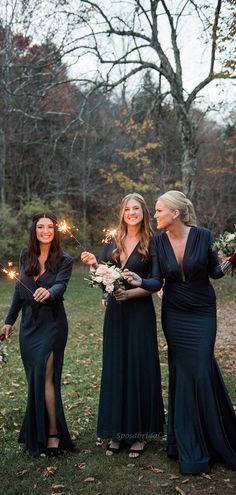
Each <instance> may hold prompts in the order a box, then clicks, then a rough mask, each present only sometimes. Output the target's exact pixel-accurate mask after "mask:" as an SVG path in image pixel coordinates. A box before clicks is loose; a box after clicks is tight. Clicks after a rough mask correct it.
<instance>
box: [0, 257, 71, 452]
mask: <svg viewBox="0 0 236 495" xmlns="http://www.w3.org/2000/svg"><path fill="white" fill-rule="evenodd" d="M72 264H73V259H72V258H71V256H69V255H68V254H66V253H63V256H62V261H61V266H60V268H59V270H58V272H57V273H55V274H54V273H51V272H49V271H47V270H46V271H45V272H44V273H43V274H42V275H41V276H40V277H39V278H38V279H37V280H36V281H35V280H34V278H33V277H31V276H27V275H26V274H25V271H24V255H23V256H22V257H21V260H20V265H21V269H20V275H19V279H20V280H21V282H22V283H21V284H20V283H19V282H17V283H16V286H15V292H14V296H13V301H12V304H11V307H10V309H9V312H8V315H7V318H6V321H5V323H6V324H9V325H13V324H14V323H15V321H16V319H17V316H18V314H19V312H20V310H22V317H21V323H20V351H21V357H22V361H23V364H24V368H25V372H26V376H27V382H28V402H27V408H26V413H25V417H24V420H23V424H22V427H21V431H20V434H19V438H18V441H19V442H20V443H23V444H25V448H26V450H27V451H28V452H29V453H30V454H31V455H32V456H34V457H35V456H38V455H40V453H42V452H44V451H45V448H46V446H47V438H48V418H47V413H46V407H45V371H46V364H47V360H48V358H49V356H50V354H51V353H53V357H54V384H55V400H56V423H57V431H58V436H59V438H60V444H61V446H62V448H63V449H66V450H72V449H73V443H72V441H71V438H70V435H69V432H68V429H67V425H66V421H65V416H64V411H63V405H62V399H61V373H62V366H63V357H64V349H65V345H66V341H67V334H68V323H67V317H66V313H65V309H64V305H63V294H64V292H65V290H66V287H67V283H68V281H69V279H70V276H71V271H72ZM22 284H24V285H25V286H26V287H28V288H29V289H30V291H31V292H32V293H34V292H35V290H36V289H37V288H38V287H44V288H46V289H48V291H49V292H50V299H48V300H46V301H45V302H43V303H40V302H36V301H35V300H34V299H33V295H32V294H31V293H30V292H29V290H27V289H26V288H25V287H24V286H23V285H22Z"/></svg>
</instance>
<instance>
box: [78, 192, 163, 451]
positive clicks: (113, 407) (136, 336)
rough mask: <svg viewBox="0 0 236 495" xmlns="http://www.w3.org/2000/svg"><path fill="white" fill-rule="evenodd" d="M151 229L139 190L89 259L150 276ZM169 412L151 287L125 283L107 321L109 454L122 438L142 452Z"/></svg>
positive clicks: (104, 407)
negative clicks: (109, 235) (111, 233)
mask: <svg viewBox="0 0 236 495" xmlns="http://www.w3.org/2000/svg"><path fill="white" fill-rule="evenodd" d="M151 237H152V230H151V227H150V223H149V213H148V210H147V206H146V203H145V201H144V199H143V197H142V196H141V195H140V194H128V195H127V196H125V198H124V199H123V200H122V203H121V209H120V221H119V227H118V230H117V234H116V236H115V238H112V239H110V241H109V242H106V243H104V244H103V245H102V248H101V250H100V255H99V259H98V261H97V259H96V258H95V256H94V255H93V254H92V253H89V252H83V253H82V255H81V259H82V261H83V262H84V263H86V264H88V265H90V266H93V267H94V268H97V267H98V264H99V263H101V262H109V261H110V262H111V263H112V264H114V265H115V266H118V267H120V268H122V269H123V268H128V269H129V270H135V271H136V272H137V273H139V274H140V276H141V277H142V278H147V277H148V276H149V273H150V270H151V265H150V256H149V244H150V239H151ZM163 423H164V412H163V402H162V394H161V375H160V363H159V356H158V347H157V335H156V317H155V311H154V306H153V301H152V296H151V293H150V291H148V290H145V289H141V288H132V287H131V286H130V284H129V283H127V282H126V281H124V288H123V289H118V290H117V291H115V292H114V293H113V294H111V295H109V297H108V303H107V307H106V313H105V320H104V339H103V369H102V379H101V392H100V404H99V414H98V427H97V433H98V436H99V437H102V438H110V439H111V442H110V443H109V445H108V446H107V450H106V454H107V455H112V454H113V453H118V452H119V450H120V446H121V443H122V441H123V442H126V443H128V444H129V445H130V446H131V448H130V450H129V457H133V458H137V457H140V455H141V454H142V453H143V449H144V438H145V436H148V435H154V436H157V435H159V434H162V433H163Z"/></svg>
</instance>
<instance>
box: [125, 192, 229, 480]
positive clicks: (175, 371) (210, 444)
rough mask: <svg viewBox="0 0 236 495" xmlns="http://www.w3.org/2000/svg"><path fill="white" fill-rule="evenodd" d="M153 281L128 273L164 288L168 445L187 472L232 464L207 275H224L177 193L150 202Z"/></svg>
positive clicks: (136, 281)
mask: <svg viewBox="0 0 236 495" xmlns="http://www.w3.org/2000/svg"><path fill="white" fill-rule="evenodd" d="M155 218H156V220H157V228H158V229H161V230H164V232H163V233H162V234H161V235H158V236H155V237H154V238H153V242H152V248H151V253H152V259H153V264H152V266H153V275H152V277H153V278H149V279H144V277H142V276H140V274H135V273H131V272H130V271H127V272H126V274H125V277H126V278H127V280H128V282H129V283H131V284H132V285H133V286H138V287H142V288H143V289H145V290H152V291H154V290H159V289H160V288H161V287H162V285H163V282H164V286H163V301H162V325H163V330H164V333H165V336H166V340H167V343H168V349H169V350H168V355H169V413H168V445H167V453H168V455H169V456H170V457H174V458H178V459H179V462H180V469H181V472H182V473H185V474H190V473H191V474H200V473H208V472H209V471H210V467H211V465H212V463H213V462H214V461H217V460H223V461H224V462H225V463H226V464H227V465H228V466H229V467H230V468H232V469H234V470H235V469H236V415H235V412H234V410H233V407H232V404H231V402H230V399H229V397H228V394H227V391H226V388H225V385H224V383H223V379H222V377H221V374H220V371H219V368H218V366H217V363H216V361H215V358H214V344H215V336H216V297H215V292H214V289H213V287H212V285H211V283H210V281H209V277H211V278H214V279H217V278H220V277H222V276H223V275H224V274H223V272H222V271H221V267H220V264H219V261H218V257H217V254H216V252H214V251H213V250H212V238H211V233H210V231H209V230H208V229H206V228H201V227H197V226H196V217H195V213H194V208H193V205H192V203H191V201H190V200H189V199H187V198H186V196H185V195H184V194H183V193H182V192H179V191H168V192H167V193H165V194H163V195H162V196H161V197H160V198H159V199H158V201H157V202H156V212H155ZM232 260H233V258H232Z"/></svg>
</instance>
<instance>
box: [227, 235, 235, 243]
mask: <svg viewBox="0 0 236 495" xmlns="http://www.w3.org/2000/svg"><path fill="white" fill-rule="evenodd" d="M234 239H235V234H228V235H227V237H226V241H227V242H230V241H234Z"/></svg>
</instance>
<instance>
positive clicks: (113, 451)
mask: <svg viewBox="0 0 236 495" xmlns="http://www.w3.org/2000/svg"><path fill="white" fill-rule="evenodd" d="M107 452H111V454H110V455H112V454H119V452H120V445H119V447H111V444H110V443H108V444H107V446H106V455H107ZM108 456H109V454H108Z"/></svg>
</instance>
